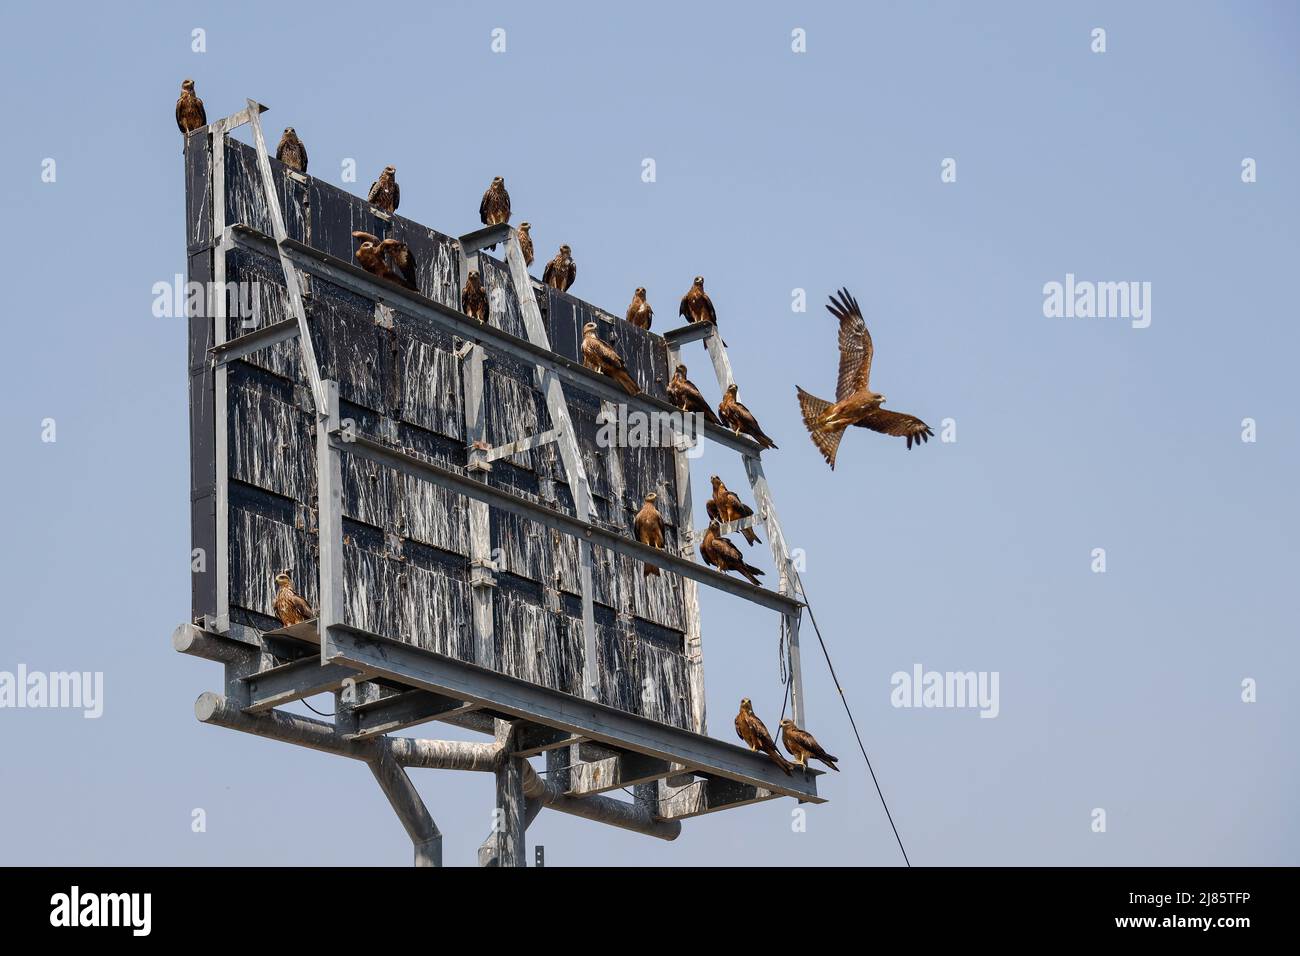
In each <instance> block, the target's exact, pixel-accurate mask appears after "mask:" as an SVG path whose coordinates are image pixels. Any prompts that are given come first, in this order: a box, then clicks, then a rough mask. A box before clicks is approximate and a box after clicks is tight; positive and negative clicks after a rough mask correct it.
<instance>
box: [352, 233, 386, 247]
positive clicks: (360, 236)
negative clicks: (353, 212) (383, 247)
mask: <svg viewBox="0 0 1300 956" xmlns="http://www.w3.org/2000/svg"><path fill="white" fill-rule="evenodd" d="M352 238H353V239H357V240H359V241H361V242H373V243H374V244H375V245H376V246H377V245H379V243H380V239H379V237H378V236H372V235H371V234H370V233H368V232H362V231H361V230H360V229H354V230H353V231H352Z"/></svg>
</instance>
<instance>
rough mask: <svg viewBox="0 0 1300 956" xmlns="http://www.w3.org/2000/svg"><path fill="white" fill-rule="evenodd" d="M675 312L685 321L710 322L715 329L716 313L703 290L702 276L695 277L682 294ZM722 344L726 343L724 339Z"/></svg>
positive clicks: (710, 300)
mask: <svg viewBox="0 0 1300 956" xmlns="http://www.w3.org/2000/svg"><path fill="white" fill-rule="evenodd" d="M677 314H678V315H680V316H682V317H683V318H684V319H686V321H687V322H712V323H713V327H714V328H715V329H716V328H717V327H718V313H716V312H714V311H713V300H712V299H710V298H709V294H708V293H707V292H705V291H704V276H696V277H695V281H694V282H692V283H691V288H690V291H689V292H687V293H686V294H685V295H684V296H682V304H681V306H680V307H679V308H678V309H677ZM722 344H723V345H726V344H727V343H726V341H725V340H724V341H723V343H722Z"/></svg>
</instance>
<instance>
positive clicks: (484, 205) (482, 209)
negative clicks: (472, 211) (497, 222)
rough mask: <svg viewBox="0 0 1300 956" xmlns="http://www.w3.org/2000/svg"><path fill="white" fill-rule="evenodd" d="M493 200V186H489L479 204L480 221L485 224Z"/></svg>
mask: <svg viewBox="0 0 1300 956" xmlns="http://www.w3.org/2000/svg"><path fill="white" fill-rule="evenodd" d="M491 202H492V187H491V186H489V187H488V188H487V192H485V193H484V194H483V198H482V200H480V201H479V204H478V221H479V222H481V223H483V224H484V225H487V221H488V205H489V204H490V203H491Z"/></svg>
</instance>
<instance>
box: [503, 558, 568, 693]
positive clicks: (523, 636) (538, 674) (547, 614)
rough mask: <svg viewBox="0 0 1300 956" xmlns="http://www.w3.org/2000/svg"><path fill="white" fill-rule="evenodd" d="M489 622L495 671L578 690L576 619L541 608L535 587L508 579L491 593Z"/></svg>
mask: <svg viewBox="0 0 1300 956" xmlns="http://www.w3.org/2000/svg"><path fill="white" fill-rule="evenodd" d="M493 595H494V601H493V624H494V627H495V643H496V654H497V661H498V663H499V670H501V671H502V672H503V673H506V674H510V675H511V676H512V677H518V678H520V679H522V680H527V681H532V682H533V683H536V684H543V685H545V686H547V687H554V688H555V689H557V690H562V691H564V692H566V693H569V694H574V695H580V694H581V693H582V688H581V684H582V667H583V646H582V623H581V620H579V621H578V624H577V627H576V628H575V627H574V626H573V622H572V619H571V618H566V617H565V616H564V615H561V614H559V613H557V612H555V611H550V610H547V609H546V608H545V607H543V606H542V605H541V603H540V591H533V590H525V589H522V588H519V587H513V586H511V585H510V584H509V583H503V584H502V586H500V587H498V588H496V589H495V591H494V592H493Z"/></svg>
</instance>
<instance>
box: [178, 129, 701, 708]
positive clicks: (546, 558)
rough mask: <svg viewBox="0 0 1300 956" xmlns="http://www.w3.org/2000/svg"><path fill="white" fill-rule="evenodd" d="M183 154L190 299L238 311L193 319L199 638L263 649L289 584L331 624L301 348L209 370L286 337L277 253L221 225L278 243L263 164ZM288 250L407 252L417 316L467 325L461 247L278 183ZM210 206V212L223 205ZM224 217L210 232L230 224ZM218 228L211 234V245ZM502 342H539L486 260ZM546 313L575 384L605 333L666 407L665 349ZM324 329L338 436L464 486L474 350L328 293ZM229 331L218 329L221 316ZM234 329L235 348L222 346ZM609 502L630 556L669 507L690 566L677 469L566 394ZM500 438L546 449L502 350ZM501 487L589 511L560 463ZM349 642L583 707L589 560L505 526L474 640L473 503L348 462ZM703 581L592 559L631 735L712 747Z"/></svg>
mask: <svg viewBox="0 0 1300 956" xmlns="http://www.w3.org/2000/svg"><path fill="white" fill-rule="evenodd" d="M209 142H210V140H208V139H206V138H204V137H194V138H192V139H191V141H190V143H189V145H188V148H187V157H186V188H187V238H188V244H189V250H188V251H189V278H190V281H191V283H198V284H199V285H201V286H204V287H206V286H208V284H210V283H217V282H220V283H223V287H222V288H220V289H219V290H218V291H217V292H216V293H215V294H214V295H212V296H209V300H210V301H215V299H216V297H217V296H224V303H225V307H224V309H221V310H216V309H212V308H204V309H198V310H196V311H195V313H194V314H192V315H191V316H190V319H189V331H190V334H189V370H190V410H191V466H192V467H191V492H192V494H191V497H192V542H193V543H192V547H193V549H194V553H195V554H196V555H198V556H200V558H199V559H197V560H196V562H195V573H194V577H193V582H194V584H193V614H194V617H195V619H196V620H213V621H220V622H223V623H224V621H227V620H228V621H229V622H230V624H232V625H235V626H249V627H256V628H257V629H259V630H261V631H266V630H269V629H273V628H276V627H278V626H279V625H278V622H277V621H276V620H275V618H274V616H273V612H272V600H273V598H274V594H275V585H274V582H273V578H274V576H275V574H276V573H277V572H279V571H280V570H283V569H286V568H287V569H290V572H291V574H292V575H293V578H294V581H295V584H296V586H297V589H298V591H299V593H300V594H302V596H303V597H304V598H305V599H306V600H307V601H308V602H309V603H311V604H312V605H313V606H316V602H317V593H316V589H317V585H316V581H317V569H318V559H319V543H318V540H317V535H318V509H317V501H316V495H317V470H316V464H315V457H314V456H315V453H316V430H315V417H314V408H313V403H312V398H311V392H310V389H309V388H308V381H307V377H306V375H305V374H304V370H303V368H302V367H301V356H300V348H299V344H298V343H297V342H296V341H294V340H293V339H292V338H288V339H282V340H280V341H276V342H274V343H273V344H270V345H268V346H267V347H265V348H261V349H259V350H256V351H252V352H249V353H248V354H245V355H242V356H240V357H239V358H237V359H235V360H233V361H230V362H229V363H226V364H215V363H214V362H213V361H212V359H211V356H212V352H211V351H210V350H211V349H212V348H213V347H214V346H217V345H220V344H221V343H222V342H223V341H224V342H231V341H236V340H238V339H239V338H241V337H244V336H256V335H261V334H265V332H266V330H268V329H272V330H273V328H274V327H275V326H276V325H277V324H279V323H284V322H286V321H287V320H289V319H290V318H291V316H292V312H291V311H290V309H289V308H288V303H287V301H286V298H285V282H284V275H283V271H282V268H281V263H280V260H279V258H278V257H277V255H276V254H275V251H274V247H273V246H271V247H269V248H258V247H257V245H256V244H255V243H251V244H250V243H231V242H223V241H222V240H223V236H224V235H225V230H223V229H221V228H219V227H220V226H221V225H223V224H224V225H225V226H241V227H246V228H247V229H248V230H252V231H253V232H255V233H261V234H263V235H270V234H271V233H272V226H271V222H270V217H269V210H268V208H267V205H266V199H265V194H264V191H263V188H262V182H261V179H260V176H259V171H258V166H257V154H256V151H255V150H254V149H253V147H251V146H247V145H245V144H242V143H240V142H238V141H236V140H234V139H231V138H228V137H227V138H225V140H224V152H223V154H222V155H221V156H219V157H214V156H213V155H212V151H211V149H210V148H208V147H207V145H206V144H207V143H209ZM271 165H272V171H273V176H274V179H275V183H276V192H277V196H278V199H279V202H280V206H281V213H282V216H283V219H284V223H285V229H286V232H287V234H288V236H289V237H290V238H291V239H295V240H298V241H300V242H301V243H303V244H304V245H306V246H310V247H312V248H313V249H316V250H319V251H320V252H322V253H324V254H326V255H328V256H332V257H335V258H336V259H339V260H343V261H345V262H352V261H353V258H352V257H353V250H354V248H355V245H356V241H355V240H354V238H353V236H352V232H353V231H354V230H364V231H366V232H369V233H373V234H375V235H378V236H380V237H381V238H387V237H393V238H397V239H400V240H402V241H403V242H405V243H407V245H408V246H409V247H410V249H411V251H412V252H413V253H414V256H415V259H416V262H417V264H418V267H417V268H418V286H419V292H420V294H422V295H423V296H426V297H428V298H429V299H432V300H433V301H434V302H437V303H441V304H443V305H446V306H449V307H451V308H453V309H456V308H458V306H459V293H460V288H461V286H462V283H463V276H462V274H461V272H462V261H461V254H460V249H459V246H458V243H457V241H456V240H455V239H453V238H452V237H450V236H447V235H444V234H441V233H438V232H436V231H435V230H433V229H430V228H428V227H426V226H423V225H421V224H419V223H416V222H413V221H411V220H409V219H405V218H403V217H401V216H399V215H392V216H391V217H390V216H386V215H384V214H382V213H379V212H377V211H376V210H374V209H373V208H372V207H371V206H370V205H369V203H367V202H366V201H365V200H364V199H362V198H361V197H358V196H353V195H351V194H349V193H347V192H345V191H343V190H341V189H339V188H337V187H334V186H332V185H330V184H328V183H323V182H320V181H319V180H317V179H314V178H311V177H307V176H303V175H300V174H298V173H296V172H293V171H291V170H289V169H287V168H286V167H284V166H282V165H280V164H279V163H278V162H276V161H275V160H271ZM214 197H215V198H214ZM218 201H219V202H221V209H220V211H219V214H218V215H215V216H214V212H217V211H216V210H214V209H213V203H214V202H218ZM214 223H216V226H214ZM478 261H479V269H480V272H481V273H482V275H483V280H484V285H485V287H486V289H487V291H488V294H489V302H490V309H491V311H490V317H489V324H490V325H491V326H493V327H494V328H498V329H500V330H502V331H504V332H507V333H509V334H511V335H514V336H516V337H518V338H521V339H523V338H526V337H527V336H526V335H525V330H524V324H523V318H522V315H521V310H520V303H519V301H518V299H517V298H516V296H515V291H514V288H513V285H512V283H511V282H510V277H509V272H508V269H507V268H506V267H505V265H504V264H503V263H502V262H501V261H500V260H498V259H495V258H492V257H491V256H489V255H480V257H479V260H478ZM530 293H531V294H533V295H535V296H536V297H537V300H538V304H539V306H540V308H541V313H542V316H543V320H544V323H545V326H546V331H547V334H548V337H549V340H550V345H551V349H552V350H553V351H554V352H555V353H557V354H558V355H560V356H563V357H565V358H567V359H569V360H572V361H581V355H580V351H579V348H580V342H581V337H582V327H583V325H584V324H585V323H586V322H589V321H594V322H597V323H598V324H599V326H600V334H601V337H602V338H603V339H604V340H605V341H607V342H609V343H610V344H611V345H613V346H614V347H615V348H617V349H618V350H619V352H620V353H621V354H622V356H623V357H624V360H625V362H626V364H627V367H628V370H629V372H630V374H631V375H632V376H633V378H634V379H635V380H636V381H637V383H638V385H639V386H640V387H641V388H642V389H643V390H644V391H645V392H646V393H648V394H649V395H650V396H653V397H656V398H659V399H661V400H664V401H666V400H667V394H666V391H665V384H666V383H667V382H668V381H669V379H670V377H671V375H670V372H669V368H668V353H667V349H666V346H665V343H664V340H663V339H662V338H661V337H660V336H657V335H655V334H653V333H650V332H646V331H643V330H641V329H638V328H636V327H634V326H632V325H630V324H629V323H627V322H624V321H622V320H621V319H618V318H616V317H615V316H612V315H610V314H608V313H606V312H603V311H601V310H600V309H598V308H596V307H594V306H592V305H590V304H588V303H586V302H583V301H582V300H580V299H577V298H575V297H573V296H570V295H567V294H565V293H562V292H559V291H557V290H554V289H550V288H548V287H545V286H543V285H542V284H541V283H540V282H537V281H536V280H534V281H533V287H532V289H531V290H530ZM303 298H304V303H305V308H306V316H307V325H308V328H309V331H310V334H311V338H312V345H313V347H314V349H315V353H316V357H317V361H318V364H319V366H320V369H321V374H322V377H324V378H328V379H333V380H335V381H337V382H338V387H339V406H340V408H339V413H340V417H341V418H342V419H344V420H345V421H349V422H350V423H351V424H350V427H351V428H355V430H356V431H357V432H358V433H360V434H362V435H364V436H366V437H367V438H369V439H373V440H376V441H381V442H383V443H385V444H386V445H388V446H390V447H392V448H396V449H400V450H402V451H404V452H406V453H408V454H413V455H418V456H419V457H421V458H423V459H425V460H428V461H432V462H436V463H438V464H439V465H441V466H443V467H444V468H450V469H453V470H458V471H462V472H463V471H464V470H465V466H466V463H467V457H468V448H467V444H468V442H467V426H466V419H465V407H464V403H465V393H464V382H463V366H464V364H465V350H464V346H465V345H466V343H465V342H464V341H462V340H461V339H460V338H458V337H457V336H455V335H453V334H451V333H449V332H448V331H446V330H445V329H444V328H442V327H440V326H438V325H437V324H436V323H433V322H431V321H429V320H428V319H427V318H425V317H424V316H422V315H420V314H418V312H417V311H414V310H412V311H406V310H404V309H403V308H402V307H401V304H400V302H399V303H398V304H397V305H395V306H389V305H384V306H377V305H376V303H375V302H374V300H373V299H371V298H367V297H365V296H363V295H360V294H358V293H357V292H356V291H354V290H353V289H350V288H348V287H347V286H346V285H344V284H336V283H333V282H330V281H328V280H327V279H326V278H323V277H321V276H319V275H313V276H310V277H308V278H307V279H306V280H305V283H304V297H303ZM216 311H222V312H224V313H225V315H224V317H223V318H221V319H214V316H213V313H214V312H216ZM218 323H219V324H220V325H221V328H218V327H217V325H218ZM563 387H564V395H565V398H566V400H567V403H568V408H569V415H570V418H571V419H572V422H573V426H574V430H575V432H576V437H577V441H578V446H579V449H580V453H581V456H582V460H583V463H584V467H585V471H586V474H587V478H588V481H589V483H590V486H591V493H592V499H593V503H594V506H595V509H596V517H595V519H594V520H595V521H596V522H597V523H598V524H599V525H601V526H604V527H606V528H608V529H610V530H616V531H618V532H620V533H623V534H630V533H631V526H632V518H633V515H634V514H635V513H636V510H637V509H638V508H639V507H640V506H641V502H642V500H643V499H644V497H645V495H646V494H647V493H649V492H651V491H654V492H656V493H657V494H658V503H659V506H660V511H661V513H662V515H663V518H664V521H665V524H666V538H667V540H666V546H667V548H668V549H669V550H672V551H676V552H678V553H681V552H680V550H679V549H680V546H681V545H682V544H684V543H685V542H684V541H682V540H680V539H681V537H682V536H681V535H680V533H679V528H680V527H681V525H682V521H681V518H680V516H679V515H678V513H677V502H678V488H677V478H676V474H677V471H676V463H675V461H674V456H675V455H678V454H682V453H681V452H676V451H673V450H671V449H668V448H663V447H618V446H612V447H611V446H609V443H608V442H602V441H599V440H598V437H597V436H598V431H599V429H600V424H601V415H602V403H601V400H600V399H599V398H598V397H597V396H596V395H593V394H590V393H587V392H584V391H583V390H582V389H581V388H580V387H577V386H575V385H574V384H572V383H568V382H566V383H565V384H564V386H563ZM483 400H484V412H485V428H486V434H485V436H484V438H485V440H486V442H487V444H489V445H490V446H493V447H497V446H502V445H506V444H508V443H510V442H513V441H516V440H519V439H523V438H527V437H530V436H533V435H536V434H538V433H540V432H543V431H545V430H546V429H548V428H550V427H552V423H551V422H550V420H549V416H548V412H547V408H546V404H545V402H544V401H543V398H542V396H541V394H540V393H539V392H538V390H537V383H536V380H535V374H534V367H533V366H532V364H530V363H527V362H524V361H522V360H518V359H516V358H512V357H511V356H509V355H507V354H502V353H499V352H494V351H493V350H492V349H490V348H488V349H487V350H486V358H485V362H484V375H483ZM484 480H486V481H487V482H488V483H489V484H491V485H493V486H495V487H498V488H500V489H502V490H505V491H508V492H509V493H511V494H513V495H516V496H519V497H522V498H525V499H527V500H530V501H533V502H537V503H540V504H543V505H546V506H548V507H552V508H555V509H559V510H561V511H564V512H567V513H570V514H572V513H573V510H574V508H573V500H574V496H573V492H572V490H571V489H570V486H569V481H568V476H567V475H566V473H565V469H564V467H563V465H562V463H561V460H560V454H559V452H558V450H557V447H556V445H555V444H554V443H549V444H542V445H540V446H538V447H535V448H530V449H528V450H523V451H518V452H516V453H514V454H511V455H508V456H506V457H502V458H500V459H499V460H496V461H494V462H493V463H492V468H491V471H490V472H489V473H487V474H486V476H485V478H484ZM342 481H343V538H344V548H343V552H344V575H343V581H344V598H345V600H344V603H345V617H344V622H345V623H346V624H348V625H351V626H353V627H356V628H358V629H360V630H363V631H365V632H368V633H371V634H375V635H379V636H381V637H385V638H388V639H390V640H395V641H399V642H402V643H404V644H409V645H413V646H415V647H419V648H422V649H424V650H426V651H429V652H432V653H435V654H439V655H445V656H447V657H449V658H454V659H456V660H461V661H470V662H477V663H480V664H483V665H485V666H490V667H492V668H493V669H495V670H498V671H500V672H502V673H504V674H508V675H510V676H512V677H516V678H520V679H522V680H525V681H528V682H531V683H535V684H538V685H541V686H543V687H547V688H551V689H554V690H558V691H562V692H565V693H569V694H574V695H575V696H582V687H581V682H582V674H583V672H584V667H585V666H586V664H587V661H586V656H587V653H588V652H587V648H586V646H585V644H584V637H583V629H582V620H581V614H582V612H581V584H580V569H579V554H578V550H579V549H578V542H577V540H576V539H575V538H574V537H572V536H571V535H566V534H562V533H560V532H559V531H556V530H554V529H553V528H549V527H546V526H544V525H542V524H540V523H538V522H536V521H533V520H530V519H529V518H527V517H523V516H520V515H517V514H512V513H509V512H506V511H502V510H498V509H492V510H491V511H490V546H491V547H490V554H491V557H490V568H491V571H492V579H493V587H492V620H491V624H492V627H491V631H492V634H491V647H490V648H476V643H475V635H474V632H473V595H472V590H473V587H474V585H473V583H472V577H473V575H472V574H471V571H472V567H471V566H472V563H473V558H472V554H471V542H470V521H469V513H470V506H471V503H470V501H469V500H468V499H466V498H465V497H463V496H461V495H458V494H456V493H454V492H453V491H449V490H447V489H445V488H442V487H439V486H438V485H436V484H432V483H429V482H426V481H422V480H420V479H418V478H416V477H413V476H411V475H409V474H404V473H402V472H399V471H396V470H394V469H391V468H387V467H385V466H384V465H382V464H378V463H376V462H374V461H372V460H370V459H367V458H365V457H362V456H360V455H350V454H348V453H347V452H346V451H344V452H343V455H342ZM688 586H693V585H688V584H687V582H685V581H683V579H682V578H680V577H678V576H677V575H675V574H671V573H663V574H661V575H659V576H657V577H645V576H644V575H643V574H642V569H641V565H640V562H638V561H636V560H635V559H633V558H630V557H628V556H626V555H623V554H617V553H615V552H613V551H609V550H606V549H603V548H600V547H595V548H594V549H593V565H592V599H593V604H594V611H595V632H596V641H595V654H596V661H595V670H594V674H595V678H596V682H597V684H598V691H597V698H596V699H598V700H599V701H601V702H602V703H605V704H608V705H610V706H613V707H616V708H618V709H620V710H623V711H627V712H629V713H633V714H637V715H640V716H643V717H647V718H650V719H652V720H655V721H659V722H662V723H666V724H670V725H673V726H676V727H681V728H686V729H693V730H701V729H702V726H701V725H702V715H703V699H702V698H703V687H702V674H701V670H700V666H699V656H698V643H697V642H693V641H692V640H691V639H690V634H691V631H692V628H693V627H694V626H696V625H694V624H693V623H692V621H691V620H690V616H689V615H688V612H687V607H688V598H687V587H688Z"/></svg>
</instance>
